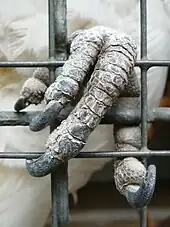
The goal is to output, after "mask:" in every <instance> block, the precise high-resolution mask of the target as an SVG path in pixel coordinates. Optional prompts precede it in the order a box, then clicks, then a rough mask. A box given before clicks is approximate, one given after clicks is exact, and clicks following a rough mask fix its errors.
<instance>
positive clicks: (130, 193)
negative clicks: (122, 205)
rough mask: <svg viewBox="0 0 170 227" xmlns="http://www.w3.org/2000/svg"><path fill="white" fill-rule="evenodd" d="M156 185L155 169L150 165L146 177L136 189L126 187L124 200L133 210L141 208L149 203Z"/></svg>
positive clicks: (132, 186)
mask: <svg viewBox="0 0 170 227" xmlns="http://www.w3.org/2000/svg"><path fill="white" fill-rule="evenodd" d="M155 183H156V167H155V166H154V165H150V166H149V167H148V170H147V172H146V176H145V178H144V180H143V182H142V184H141V185H140V187H139V188H138V189H137V188H136V187H134V185H131V186H127V187H126V199H127V201H128V202H129V204H130V205H131V206H132V207H133V208H142V207H144V206H146V205H148V203H149V202H150V200H151V198H152V196H153V193H154V190H155Z"/></svg>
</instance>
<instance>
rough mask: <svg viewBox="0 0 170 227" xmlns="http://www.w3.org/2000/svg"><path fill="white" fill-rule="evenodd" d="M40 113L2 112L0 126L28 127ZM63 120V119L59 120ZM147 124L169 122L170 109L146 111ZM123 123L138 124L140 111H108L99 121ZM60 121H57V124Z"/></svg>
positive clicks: (103, 122)
mask: <svg viewBox="0 0 170 227" xmlns="http://www.w3.org/2000/svg"><path fill="white" fill-rule="evenodd" d="M39 113H40V111H28V112H20V113H16V112H12V111H2V112H0V126H18V125H21V126H28V125H29V123H30V122H31V119H32V118H33V117H35V116H36V115H37V114H39ZM61 120H64V119H61ZM146 120H147V122H148V123H152V122H154V121H158V120H159V121H167V122H169V121H170V108H164V107H159V108H152V109H150V110H148V115H147V118H146ZM115 122H116V123H123V124H127V125H131V124H139V123H140V122H141V111H140V109H133V110H132V109H124V108H122V109H121V108H120V109H115V108H112V109H110V110H109V111H108V112H107V113H106V115H105V117H104V118H103V119H102V120H101V122H100V124H114V123H115ZM59 123H60V121H58V124H59Z"/></svg>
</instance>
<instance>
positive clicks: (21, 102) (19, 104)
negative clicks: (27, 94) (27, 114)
mask: <svg viewBox="0 0 170 227" xmlns="http://www.w3.org/2000/svg"><path fill="white" fill-rule="evenodd" d="M29 105H30V103H29V102H28V101H27V99H26V98H19V99H18V100H17V101H16V103H15V105H14V109H15V110H16V111H17V112H19V111H20V110H23V109H25V108H26V107H28V106H29Z"/></svg>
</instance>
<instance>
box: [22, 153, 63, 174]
mask: <svg viewBox="0 0 170 227" xmlns="http://www.w3.org/2000/svg"><path fill="white" fill-rule="evenodd" d="M61 163H62V161H61V160H59V159H57V158H55V157H54V156H53V155H52V154H51V153H45V154H44V155H42V156H41V157H40V158H38V159H36V160H26V168H27V170H28V172H29V174H30V175H31V176H34V177H44V176H46V175H48V174H50V173H52V172H53V171H55V169H56V168H57V167H58V166H59V165H60V164H61Z"/></svg>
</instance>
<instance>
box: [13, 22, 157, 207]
mask: <svg viewBox="0 0 170 227" xmlns="http://www.w3.org/2000/svg"><path fill="white" fill-rule="evenodd" d="M69 42H70V56H69V58H68V60H67V61H66V63H65V64H64V66H63V69H62V72H61V74H60V75H59V76H57V78H56V80H55V82H54V83H53V84H51V85H50V86H49V87H48V85H49V78H48V76H44V75H41V73H40V71H39V73H37V71H35V73H34V75H33V77H32V78H30V80H29V81H27V82H26V84H25V85H24V87H23V89H22V91H21V97H20V99H19V100H18V101H17V104H16V105H15V109H16V110H18V111H19V110H20V109H22V108H25V107H26V106H27V105H26V104H28V103H29V104H38V103H40V102H41V101H42V99H43V93H45V96H44V98H45V103H46V107H45V109H44V110H43V111H42V113H41V114H40V115H38V116H36V117H35V119H33V121H32V122H31V123H30V129H31V130H32V131H39V130H41V129H43V128H44V127H46V126H47V125H48V124H50V122H51V119H56V118H57V115H60V114H61V112H62V111H63V110H64V109H65V110H66V109H67V111H68V112H69V111H70V110H71V109H72V108H70V109H69V108H68V107H69V106H71V102H72V101H73V100H76V97H77V96H78V94H79V92H80V90H81V88H82V85H83V83H84V81H85V79H86V78H87V77H90V80H89V81H88V83H87V86H86V87H85V90H84V94H83V96H82V97H81V99H80V101H79V102H78V103H77V105H76V106H75V108H74V109H73V110H72V111H71V113H70V114H68V117H67V119H66V120H63V121H62V122H61V124H60V126H58V127H57V128H56V129H55V130H54V131H53V132H52V133H51V134H50V136H49V138H48V140H47V144H46V150H47V151H46V153H45V154H44V155H42V156H41V157H40V158H38V159H36V160H30V161H27V162H26V166H27V169H28V171H29V173H30V174H31V175H32V176H35V177H42V176H45V175H47V174H49V173H51V172H52V171H53V170H54V169H56V167H57V166H58V165H60V164H61V163H62V162H64V161H65V160H66V161H67V160H69V159H71V158H73V157H74V156H76V155H77V154H78V153H79V152H80V151H81V149H82V148H83V147H84V145H85V144H86V142H87V139H88V137H89V135H90V133H91V132H92V131H93V130H94V129H95V128H96V126H97V125H98V124H99V122H100V121H101V119H102V118H103V116H104V115H105V113H106V111H107V110H108V109H109V108H110V107H111V106H112V105H113V104H116V103H117V100H118V98H119V96H126V98H125V100H124V102H123V103H126V101H127V99H128V98H127V97H128V96H132V97H133V100H134V99H135V100H136V98H135V97H137V100H139V86H138V83H137V78H136V75H135V73H134V72H133V73H132V71H133V68H134V64H135V61H136V56H137V53H136V49H137V48H136V46H135V44H134V42H133V41H132V40H131V38H130V37H129V36H127V35H125V34H119V33H117V32H115V31H113V30H112V29H110V28H106V27H103V26H97V27H93V28H91V29H87V30H80V31H76V32H75V33H73V35H72V36H71V38H70V39H69ZM38 70H39V69H38ZM43 70H44V74H45V75H48V73H47V69H43ZM42 74H43V73H42ZM38 75H39V76H38ZM40 75H41V76H40ZM34 81H36V82H34ZM37 81H38V82H37ZM33 82H34V86H32V83H33ZM36 86H37V87H36ZM47 87H48V88H47ZM23 100H24V102H23ZM118 103H119V102H118ZM132 103H133V102H132ZM66 115H67V114H66ZM120 130H122V129H120ZM135 130H136V129H135ZM135 130H134V131H133V130H132V131H133V133H131V132H130V131H131V129H129V128H127V129H126V130H125V132H124V133H123V134H122V135H123V136H119V134H121V133H120V131H119V129H118V128H117V126H115V137H116V141H117V148H120V147H121V145H123V147H124V148H126V150H127V149H128V150H129V149H131V147H136V146H140V143H138V142H139V141H138V136H136V135H137V134H134V132H135ZM138 131H139V130H138ZM129 133H130V134H131V138H132V140H133V143H134V144H135V145H132V144H129V143H128V141H126V137H127V136H128V135H129ZM119 137H120V138H119ZM122 141H124V142H122ZM136 144H137V145H136ZM118 145H119V146H118ZM138 149H139V148H138ZM118 150H119V149H118ZM131 160H132V161H131V162H129V158H125V159H123V160H121V159H116V160H115V165H114V168H115V174H114V177H115V183H116V187H117V189H118V190H119V191H120V192H121V193H122V194H123V195H124V196H126V198H127V200H128V202H129V203H130V204H131V205H132V206H134V207H141V206H144V205H146V204H147V203H148V201H149V200H150V198H151V197H152V194H153V193H152V192H153V190H154V183H155V181H154V180H155V176H156V175H155V172H154V169H152V168H151V167H150V168H149V170H148V171H149V174H148V176H147V178H146V179H145V174H146V169H145V167H144V166H143V164H142V163H141V162H139V161H138V160H137V159H134V158H131ZM136 163H137V164H136ZM139 164H140V165H139ZM134 166H136V167H137V168H134ZM140 166H141V169H140ZM150 170H151V171H150ZM125 175H126V176H128V177H127V178H126V177H125ZM121 176H123V179H124V180H125V181H122V180H121ZM152 176H154V177H152ZM150 177H152V179H153V181H152V184H149V182H150V180H152V179H150ZM134 179H135V181H134ZM143 179H145V180H144V182H143V183H142V180H143ZM122 182H123V183H122ZM141 183H142V184H141ZM134 184H135V185H136V184H137V185H138V188H139V189H138V190H136V189H135V185H134ZM140 185H141V186H140ZM122 188H123V191H122ZM151 189H153V190H151ZM141 201H142V202H141Z"/></svg>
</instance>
